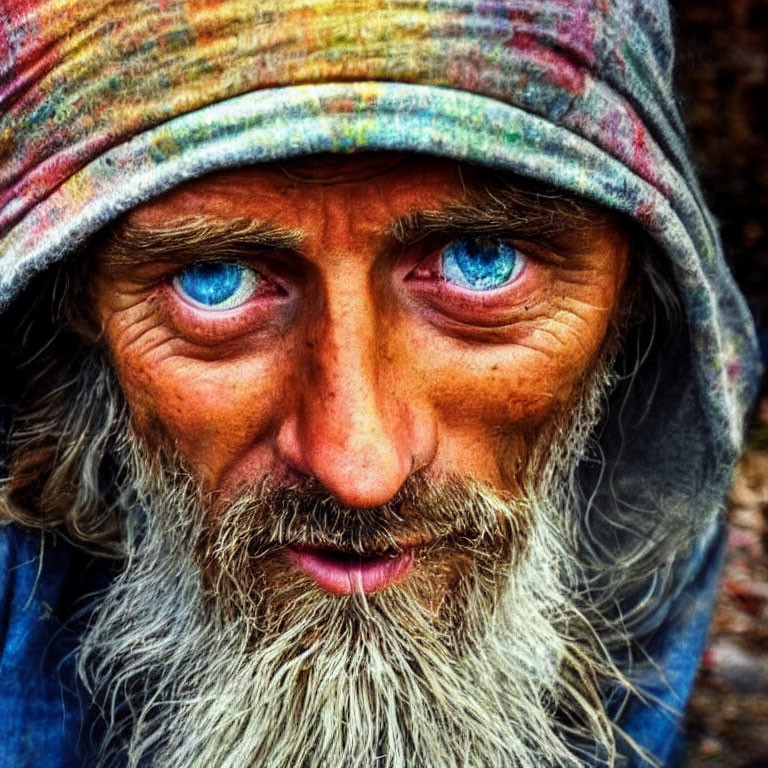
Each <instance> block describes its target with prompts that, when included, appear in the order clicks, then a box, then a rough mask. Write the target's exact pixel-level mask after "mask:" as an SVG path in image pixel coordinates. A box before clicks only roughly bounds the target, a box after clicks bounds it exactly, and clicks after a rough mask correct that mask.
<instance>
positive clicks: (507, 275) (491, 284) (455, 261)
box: [442, 237, 525, 291]
mask: <svg viewBox="0 0 768 768" xmlns="http://www.w3.org/2000/svg"><path fill="white" fill-rule="evenodd" d="M442 261H443V264H442V266H443V276H444V278H445V279H446V281H448V282H449V283H454V284H456V285H460V286H461V287H463V288H469V289H470V290H473V291H491V290H493V289H494V288H500V287H501V286H502V285H504V284H505V283H507V282H509V281H510V280H511V279H512V278H513V277H517V275H518V274H519V273H520V271H521V270H522V268H523V266H524V261H525V257H524V256H523V254H521V253H520V252H519V251H518V250H517V249H516V248H513V247H512V246H511V245H507V244H506V243H504V242H502V241H501V240H494V239H490V238H481V237H462V238H460V239H458V240H454V241H453V242H452V243H450V244H449V245H447V246H446V247H445V248H443V253H442Z"/></svg>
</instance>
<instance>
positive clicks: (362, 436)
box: [93, 155, 627, 507]
mask: <svg viewBox="0 0 768 768" xmlns="http://www.w3.org/2000/svg"><path fill="white" fill-rule="evenodd" d="M291 167H292V168H296V169H299V170H300V171H301V173H303V174H304V176H303V177H302V178H301V179H300V178H297V177H296V176H295V175H294V174H289V175H286V174H285V173H284V172H283V171H281V170H280V169H279V168H277V167H274V166H265V167H253V168H247V169H242V170H235V171H226V172H219V173H216V174H213V175H211V176H208V177H205V178H202V179H198V180H195V181H191V182H189V183H186V184H184V185H182V186H180V187H178V188H176V189H174V190H172V191H171V192H169V193H167V194H165V195H163V196H161V197H159V198H156V199H154V200H152V201H150V202H148V203H145V204H143V205H142V206H140V207H138V208H137V209H135V210H133V211H132V212H131V213H130V214H129V215H128V217H127V222H126V224H127V226H128V227H163V226H167V225H168V224H169V223H170V222H173V221H175V220H180V219H184V218H189V217H190V216H198V215H204V216H206V217H216V218H220V219H228V218H245V219H252V218H255V219H261V220H269V221H270V222H271V223H272V224H274V225H276V226H278V227H280V228H285V229H286V230H299V231H300V232H301V233H302V235H303V244H302V245H301V247H300V248H299V249H297V250H296V251H291V250H288V251H282V252H280V253H271V254H268V255H267V256H266V257H263V256H262V255H260V254H259V253H254V256H253V262H252V265H253V267H254V268H255V269H257V270H260V271H262V272H263V273H264V274H265V275H266V276H267V277H266V280H265V282H264V284H263V285H264V289H263V291H260V292H257V294H256V295H255V296H254V297H253V298H252V299H250V300H249V301H248V302H246V304H245V305H243V306H242V307H239V308H237V309H235V310H230V311H226V312H219V313H215V312H206V311H203V310H198V309H195V308H193V307H192V306H191V305H189V304H186V303H185V302H184V301H183V300H182V299H181V298H180V297H179V296H178V294H177V293H176V292H175V291H174V289H173V287H172V285H171V282H170V279H171V276H172V275H173V273H174V272H177V271H178V270H179V269H180V268H181V267H182V266H183V265H184V262H180V261H174V262H167V261H163V260H156V261H153V260H149V261H145V260H144V259H142V257H141V256H139V257H138V263H137V264H125V263H113V262H112V261H110V259H109V258H108V257H107V256H102V258H101V259H100V260H99V261H98V266H97V269H96V274H95V275H94V282H93V290H94V299H95V307H96V310H97V316H98V318H99V320H100V322H101V325H102V327H103V331H104V334H105V336H106V340H107V342H108V344H109V347H110V348H111V352H112V355H113V357H114V361H115V363H116V365H117V368H118V371H119V375H120V378H121V383H122V385H123V388H124V391H125V394H126V397H127V399H128V402H129V405H130V407H131V410H132V413H133V416H134V419H135V421H136V423H137V424H138V425H139V428H140V429H141V428H143V429H150V428H154V427H157V426H159V427H160V428H161V429H162V430H163V431H164V432H165V434H166V435H168V436H170V437H171V439H172V440H173V441H175V443H176V444H177V446H178V448H179V450H180V451H181V454H182V455H183V456H184V457H185V458H186V459H187V460H188V461H189V462H190V463H191V465H192V466H193V467H195V468H196V471H197V472H199V473H200V476H201V478H202V479H203V481H204V484H205V485H206V487H207V488H209V489H211V490H216V491H220V492H222V493H223V495H224V496H225V497H228V496H231V495H232V494H233V493H234V492H236V491H237V490H238V489H239V488H242V487H243V486H244V485H248V484H252V483H253V482H255V481H257V480H259V479H260V478H262V477H263V476H264V475H265V473H271V474H272V475H273V476H274V477H275V478H278V479H283V480H285V479H290V478H291V477H295V476H296V475H297V474H306V475H310V476H314V477H315V478H316V479H317V480H319V481H320V482H321V483H322V485H323V486H324V487H325V488H326V489H327V490H328V491H329V492H330V493H331V494H333V495H334V496H335V497H336V498H337V499H338V500H339V501H340V502H341V503H342V504H345V505H348V506H351V507H370V506H374V505H378V504H382V503H384V502H386V501H387V500H389V499H390V498H391V497H392V496H393V495H394V494H395V493H396V492H397V491H398V489H399V488H400V487H401V485H402V483H403V481H404V480H405V479H406V478H407V477H408V476H409V474H410V473H412V472H414V471H416V470H419V469H426V471H427V473H428V474H429V475H431V476H442V475H444V474H447V473H456V474H460V475H463V476H467V475H470V476H474V477H476V478H478V479H481V480H483V481H486V482H488V483H490V484H491V485H492V486H493V487H495V488H497V489H499V490H503V489H510V488H511V486H512V484H513V481H512V479H511V478H510V477H509V476H508V474H507V473H505V471H504V465H505V461H503V459H505V457H509V451H510V450H512V451H518V452H519V451H523V450H525V448H524V446H525V439H524V435H525V434H526V433H528V434H530V430H531V429H535V428H536V425H538V424H541V423H543V422H544V421H545V420H546V419H547V418H548V417H549V416H550V415H551V414H553V413H554V412H555V410H556V409H557V408H558V406H560V405H562V404H563V403H566V402H567V401H568V399H569V397H570V396H571V395H572V394H573V392H574V388H575V385H576V384H577V382H578V380H579V378H580V377H581V376H582V374H583V373H584V372H585V371H586V370H587V369H588V367H589V366H590V364H591V363H592V362H593V360H594V359H595V358H596V356H597V354H598V352H599V350H600V348H601V345H602V344H603V342H604V340H605V338H606V334H607V332H608V328H609V323H610V320H611V317H612V315H613V313H614V312H615V309H616V306H617V303H618V301H619V297H620V292H621V288H622V285H623V283H624V280H625V275H626V271H627V239H626V236H625V235H624V233H623V231H622V229H621V227H620V225H619V224H618V223H616V222H615V221H612V220H607V221H604V222H601V223H599V224H594V225H592V226H588V227H587V228H586V229H585V230H584V231H581V232H579V233H578V237H573V238H572V239H571V240H570V241H569V239H568V238H567V237H566V238H560V242H558V244H557V246H556V248H555V247H553V246H552V245H551V244H544V243H542V244H541V245H535V246H533V247H531V246H529V245H525V246H523V245H521V246H520V250H526V251H527V252H528V254H529V261H528V263H527V266H526V267H525V269H524V270H523V272H522V274H521V275H520V276H519V277H518V278H517V279H516V280H515V281H514V282H513V283H512V284H510V285H508V286H505V287H502V288H499V289H496V290H494V291H492V292H489V293H485V294H478V293H476V292H475V293H473V292H472V291H469V290H464V289H462V288H458V287H456V286H452V285H450V284H447V283H445V282H444V281H443V280H441V279H440V278H439V277H438V276H436V274H435V272H434V268H433V266H434V265H433V264H431V263H430V262H431V256H433V255H434V254H435V253H436V252H437V251H438V250H439V247H440V246H438V247H437V248H435V247H434V246H431V250H430V247H428V246H427V245H425V242H426V241H422V242H417V243H415V244H413V245H409V246H402V245H400V244H399V243H398V242H397V241H396V240H395V239H394V238H393V237H392V235H391V234H390V233H389V232H388V231H387V228H388V227H389V226H390V225H391V224H392V222H393V221H394V220H395V219H396V218H397V217H400V216H402V215H404V214H407V213H410V212H413V211H418V210H435V209H439V208H440V207H441V206H444V205H445V204H446V203H448V202H451V201H456V200H459V199H461V198H462V195H463V194H464V192H463V190H464V187H463V184H462V179H461V177H460V173H459V170H458V166H457V165H456V164H455V163H454V162H452V161H446V160H441V159H435V158H411V159H408V160H407V161H406V162H400V163H398V164H396V165H394V166H393V164H392V162H391V160H389V159H387V157H386V156H376V155H361V156H358V157H338V158H336V159H333V160H330V161H328V163H326V164H322V165H316V166H310V167H309V168H307V167H304V169H303V170H301V169H302V166H301V164H300V163H299V164H297V165H293V166H291ZM297 172H299V171H297ZM448 239H450V238H448ZM444 242H445V241H444ZM512 242H514V241H512ZM201 258H205V248H204V247H203V248H202V249H201V251H200V252H198V253H193V254H190V256H189V263H192V262H194V261H197V260H200V259H201ZM419 265H421V267H419ZM414 270H415V271H414ZM276 285H279V288H276V287H275V286H276Z"/></svg>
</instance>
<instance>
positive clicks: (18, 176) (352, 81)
mask: <svg viewBox="0 0 768 768" xmlns="http://www.w3.org/2000/svg"><path fill="white" fill-rule="evenodd" d="M672 64H673V50H672V42H671V33H670V19H669V13H668V8H667V6H666V3H665V2H662V0H5V2H4V3H3V7H2V14H0V311H3V310H5V309H7V308H8V307H9V306H10V305H11V304H12V302H13V301H14V299H15V298H16V297H17V296H18V295H19V293H20V291H21V290H22V288H23V287H24V286H25V285H27V284H28V282H29V281H30V279H31V278H32V276H33V275H34V274H36V273H38V272H40V271H41V270H44V269H45V268H46V267H47V266H49V265H50V264H52V263H54V262H55V261H57V260H59V259H61V258H62V257H64V256H65V255H67V254H69V253H72V252H74V251H75V249H76V248H77V247H78V246H79V245H81V244H82V243H84V242H85V241H86V240H87V238H89V237H90V236H91V235H93V234H94V233H95V232H97V231H98V230H99V229H100V228H102V227H103V226H104V225H105V224H107V223H108V222H110V221H111V220H113V219H115V218H116V217H117V216H119V215H120V214H121V213H122V212H124V211H126V210H128V209H130V208H131V207H133V206H135V205H137V204H138V203H140V202H141V201H144V200H147V199H149V198H152V197H154V196H156V195H158V194H160V193H162V192H163V191H165V190H167V189H169V188H171V187H173V186H175V185H177V184H179V183H181V182H182V181H184V180H186V179H189V178H193V177H197V176H201V175H203V174H206V173H208V172H211V171H213V170H219V169H224V168H231V167H237V166H242V165H246V164H253V163H260V162H265V161H270V160H276V159H281V158H287V157H291V156H297V155H303V154H310V153H319V152H337V153H338V152H349V151H353V150H361V149H372V150H398V151H412V152H423V153H429V154H432V155H440V156H446V157H451V158H456V159H462V160H467V161H471V162H476V163H480V164H483V165H486V166H490V167H494V168H500V169H504V170H506V171H510V172H514V173H516V174H519V175H521V176H525V177H531V178H533V179H536V180H538V181H541V182H544V183H547V184H550V185H553V186H556V187H559V188H562V189H564V190H567V191H569V192H571V193H574V194H576V195H578V196H580V197H583V198H587V199H590V200H593V201H596V202H598V203H600V204H602V205H604V206H606V207H608V208H611V209H613V210H615V211H618V212H620V213H622V214H625V215H626V216H628V217H630V218H632V219H634V220H635V221H636V222H637V223H638V224H639V225H640V227H642V229H643V230H645V232H647V233H648V235H649V236H650V238H651V239H652V240H653V241H654V242H655V243H656V246H657V249H658V251H659V252H660V253H661V254H662V255H663V256H662V257H663V259H664V261H665V264H666V265H667V267H668V271H669V274H670V275H671V279H672V282H673V284H674V288H675V291H676V293H677V296H678V298H679V300H680V302H681V304H682V307H683V310H684V325H685V329H686V330H685V332H684V333H683V337H682V338H683V340H682V342H681V344H680V345H678V346H676V347H675V348H667V349H666V351H664V352H663V353H662V352H659V355H658V356H657V359H656V360H655V363H656V365H655V366H652V368H653V371H654V373H653V376H655V377H656V379H655V381H654V386H655V392H656V395H655V397H654V399H653V404H652V407H651V409H650V411H649V413H648V414H647V415H646V416H644V417H643V418H640V417H639V416H638V418H636V419H631V418H630V419H629V420H626V421H625V422H624V423H623V424H622V425H616V424H610V423H609V424H608V425H607V426H606V428H605V431H604V434H603V437H602V438H601V439H602V441H603V446H604V450H605V451H612V450H614V447H615V444H616V440H617V432H618V431H619V430H620V431H621V432H622V434H621V441H622V442H621V445H622V454H621V456H622V458H621V460H620V461H618V460H617V462H616V470H615V472H614V473H613V475H612V476H611V477H610V478H609V479H604V478H598V479H595V480H593V481H592V482H593V485H594V489H593V490H594V493H593V498H595V499H597V500H598V502H599V501H600V499H601V498H605V499H608V498H610V500H611V503H613V504H617V505H623V506H624V508H625V511H626V509H630V508H631V507H633V506H634V507H635V508H637V509H638V510H643V509H647V508H649V507H653V508H654V509H663V508H664V507H665V505H666V504H670V506H674V507H675V509H678V510H679V509H680V508H683V509H685V510H686V514H687V516H688V522H690V523H691V525H692V530H693V531H694V534H693V540H692V545H691V549H690V555H689V556H687V558H686V560H685V562H684V563H683V562H681V563H670V564H668V565H669V569H670V574H671V576H670V578H669V579H667V580H665V582H664V585H663V589H662V588H661V587H659V590H658V594H657V595H656V597H655V598H654V600H651V604H652V605H651V607H652V610H649V611H645V612H644V613H643V615H642V621H641V622H640V623H639V624H638V625H637V626H636V627H634V628H633V629H632V632H633V633H634V635H635V636H636V637H638V638H641V637H642V638H651V637H653V638H655V639H654V640H653V642H656V643H657V645H658V643H661V645H658V647H657V646H652V641H651V640H648V641H647V642H646V643H645V646H644V653H647V654H649V655H651V656H652V657H653V658H654V659H656V660H657V662H658V665H659V666H660V667H662V668H663V669H665V670H666V672H667V673H668V674H667V679H668V680H667V681H668V682H669V683H670V685H671V686H672V688H674V689H675V690H676V696H677V698H675V699H673V700H672V701H671V702H668V703H671V705H672V706H675V707H679V706H680V704H681V703H684V701H685V698H686V697H687V692H688V689H689V687H690V679H691V676H692V674H693V669H694V668H695V664H696V659H697V658H698V654H699V653H700V650H701V643H702V642H703V634H704V632H705V630H706V624H707V618H708V610H709V608H708V606H709V605H710V603H711V591H712V584H713V583H714V582H713V578H714V577H713V576H712V575H711V574H713V573H714V572H715V570H716V568H714V567H711V565H712V561H713V560H714V561H716V559H717V552H716V550H717V546H718V545H717V542H718V541H719V540H720V537H719V534H718V530H719V523H718V520H719V519H720V517H719V516H720V513H721V511H722V504H723V496H724V493H725V489H726V486H727V483H728V479H729V476H730V472H731V470H732V466H733V463H734V461H735V459H736V458H737V456H738V454H739V451H740V447H741V439H742V431H743V420H744V414H745V410H746V408H747V407H748V405H749V403H750V401H751V398H752V397H753V394H754V386H755V382H756V378H757V372H758V365H757V358H756V347H755V342H754V333H753V329H752V325H751V320H750V317H749V315H748V312H747V310H746V307H745V304H744V302H743V299H742V297H741V295H740V294H739V293H738V291H737V289H736V288H735V286H734V284H733V281H732V279H731V276H730V274H729V272H728V270H727V267H726V265H725V262H724V259H723V254H722V249H721V245H720V241H719V238H718V234H717V229H716V227H715V224H714V222H713V220H712V217H711V215H710V213H709V212H708V210H707V208H706V205H705V203H704V201H703V198H702V194H701V192H700V190H699V187H698V185H697V182H696V178H695V175H694V172H693V170H692V167H691V163H690V160H689V156H688V149H687V144H686V138H685V134H684V128H683V126H682V122H681V119H680V116H679V113H678V110H677V107H676V104H675V100H674V97H673V93H672V90H671V74H672V72H671V70H672ZM649 375H650V374H649ZM640 391H646V392H647V391H648V388H646V390H642V388H641V390H640ZM645 405H646V403H639V402H638V403H635V404H634V405H633V404H632V403H630V405H629V406H628V407H629V408H630V410H631V408H633V407H634V408H636V409H637V411H638V414H639V412H640V410H642V409H643V408H644V407H645ZM4 407H5V409H6V412H7V413H8V417H7V419H6V421H8V422H9V423H12V418H13V415H12V414H13V403H5V404H4ZM627 424H631V426H630V427H627ZM627 429H629V432H627ZM609 483H610V487H609ZM639 514H642V512H639ZM8 535H14V536H20V535H21V533H19V532H18V531H17V532H15V533H13V534H6V537H7V536H8ZM14 546H16V545H14ZM18 547H22V545H21V544H18ZM6 549H7V546H6ZM20 551H21V549H19V552H20ZM30 557H32V556H30ZM5 558H6V559H5V560H4V561H1V562H0V566H3V565H4V564H5V565H4V567H6V568H13V567H15V566H14V564H15V563H18V562H20V561H21V560H23V559H24V558H23V557H22V555H20V554H17V555H12V554H8V553H7V552H6V555H5ZM14 558H15V559H14ZM36 567H37V565H35V568H36ZM43 581H44V580H43ZM50 583H51V584H53V583H54V582H53V581H51V582H50ZM654 588H655V587H654V586H653V585H651V586H650V587H648V586H647V585H646V586H645V587H644V589H646V591H647V590H648V589H650V591H651V592H653V589H654ZM8 599H10V598H8ZM697 601H698V602H697ZM694 604H695V605H697V606H698V608H696V610H692V609H691V606H692V605H694ZM676 606H677V607H676ZM680 606H683V607H686V610H688V613H689V614H690V615H689V616H688V618H687V619H686V618H685V617H683V618H681V612H682V610H683V609H682V608H680ZM22 607H23V606H21V605H19V606H18V616H17V614H15V613H14V614H13V615H14V616H17V619H13V618H12V619H10V621H11V622H12V621H14V620H18V621H23V616H22V613H23V611H22ZM33 607H34V603H33ZM24 610H27V611H28V610H29V606H27V607H26V608H25V609H24ZM691 616H693V617H694V618H693V619H691V618H690V617H691ZM662 630H663V631H662ZM675 632H677V634H675ZM654 633H655V634H654ZM680 633H682V635H681V634H680ZM685 633H689V635H690V637H689V638H688V640H685V641H682V640H680V637H682V636H683V635H685ZM685 636H686V637H688V635H685ZM659 638H661V640H659ZM670 638H677V639H675V640H674V642H673V641H672V640H670ZM670 643H671V645H670ZM680 643H683V645H682V646H681V645H680ZM686 643H687V644H686ZM667 646H669V647H670V648H674V647H676V648H678V649H679V648H680V647H684V648H685V649H686V654H687V656H686V659H685V660H684V663H683V662H681V661H680V658H677V657H676V658H677V661H674V660H673V661H669V658H671V657H668V650H669V649H668V648H667ZM654 648H655V649H656V650H654ZM665 649H667V650H665ZM669 652H670V653H671V651H669ZM665 654H667V655H665ZM680 664H683V666H684V670H683V672H682V673H681V674H682V677H681V678H680V680H679V684H678V682H675V680H676V678H674V674H673V671H674V670H677V672H680ZM676 665H677V666H676ZM675 674H676V672H675ZM657 693H658V695H659V696H660V698H664V693H663V692H662V691H661V690H660V691H657ZM0 701H1V699H0ZM635 710H636V711H634V714H632V712H630V713H627V712H624V713H622V714H621V718H623V719H622V724H623V726H624V727H625V729H626V730H627V731H628V732H629V734H630V735H631V736H633V737H634V738H637V739H638V740H640V741H641V742H642V743H644V744H645V745H646V746H647V747H648V748H649V749H651V750H652V751H655V752H656V754H657V755H659V757H660V758H661V759H662V760H664V759H667V757H668V753H667V752H666V751H665V750H667V747H666V746H665V744H667V743H668V742H669V727H667V726H662V725H660V721H659V720H658V717H660V716H661V715H659V712H660V710H659V708H658V707H656V708H654V707H646V708H643V706H641V705H640V704H639V703H636V705H635ZM617 718H619V714H617ZM643 718H645V720H643ZM649 718H650V719H649ZM653 718H657V719H655V720H654V719H653ZM668 720H669V722H671V723H672V727H674V718H668ZM633 723H634V725H633ZM649 723H650V725H649ZM638 724H639V725H638ZM664 727H667V730H666V731H665V730H664ZM653 733H658V734H660V735H659V737H658V739H657V741H658V744H656V742H654V741H653V738H651V736H649V735H648V734H653ZM665 734H666V735H665ZM654 738H655V737H654ZM0 755H2V750H1V749H0ZM12 762H13V761H12ZM9 764H10V763H9ZM14 764H16V763H14Z"/></svg>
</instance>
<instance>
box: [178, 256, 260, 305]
mask: <svg viewBox="0 0 768 768" xmlns="http://www.w3.org/2000/svg"><path fill="white" fill-rule="evenodd" d="M260 282H261V276H260V275H259V273H258V272H256V271H255V270H253V269H250V268H249V267H244V266H242V265H241V264H232V263H227V262H216V261H200V262H197V263H196V264H192V266H189V267H186V268H185V269H183V270H182V271H181V272H179V273H178V274H177V275H176V276H175V277H174V278H173V287H174V290H175V291H176V293H178V294H179V296H180V297H181V298H182V299H184V300H185V301H186V302H188V303H189V304H192V306H194V307H197V308H198V309H204V310H208V311H222V310H227V309H236V308H237V307H239V306H241V305H242V304H245V302H246V301H248V299H250V298H251V296H253V294H254V293H255V292H256V290H257V289H258V287H259V283H260Z"/></svg>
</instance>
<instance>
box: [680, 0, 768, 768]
mask: <svg viewBox="0 0 768 768" xmlns="http://www.w3.org/2000/svg"><path fill="white" fill-rule="evenodd" d="M672 6H673V9H674V14H675V17H676V18H675V23H676V29H677V38H678V59H677V85H678V91H679V93H680V95H681V99H682V108H683V113H684V115H685V118H686V122H687V124H688V128H689V133H690V136H691V141H692V144H693V150H694V157H695V159H696V163H697V165H698V168H699V172H700V176H701V180H702V184H703V186H704V188H705V192H706V195H707V197H708V199H709V202H710V205H711V208H712V210H713V211H714V213H715V216H716V217H717V218H718V220H719V221H720V225H721V231H722V235H723V241H724V246H725V252H726V256H727V258H728V259H729V261H730V263H731V267H732V269H733V272H734V275H735V276H736V279H737V280H738V282H739V284H740V285H741V288H742V290H743V292H744V294H745V295H746V296H747V300H748V301H749V304H750V307H751V309H752V312H753V314H754V316H755V319H756V321H757V325H758V333H759V335H760V340H761V346H762V348H763V354H764V357H765V356H766V353H767V352H768V224H767V222H766V218H768V215H767V214H768V205H767V203H768V141H767V138H768V137H767V135H766V134H767V131H766V127H767V123H768V0H720V2H716V1H715V0H676V1H673V2H672ZM766 395H768V386H767V385H766V379H765V378H764V380H763V387H762V398H761V400H760V401H759V402H758V405H757V408H756V411H755V414H754V416H753V419H752V423H751V430H750V438H749V442H748V448H747V452H746V454H745V457H744V459H743V460H742V463H741V465H740V467H739V469H738V470H737V472H736V476H735V479H734V485H733V489H732V490H731V494H730V505H729V506H730V509H729V526H730V527H729V538H728V548H727V553H726V562H725V568H724V572H723V579H722V583H721V587H720V592H719V596H718V602H717V605H716V609H715V616H714V621H713V625H712V631H711V633H710V638H709V644H708V650H707V652H706V654H705V656H704V661H703V664H702V670H701V672H700V674H699V678H698V682H697V685H696V688H695V690H694V694H693V698H692V701H691V706H690V708H689V711H688V718H687V736H688V761H689V768H768V397H766Z"/></svg>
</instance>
